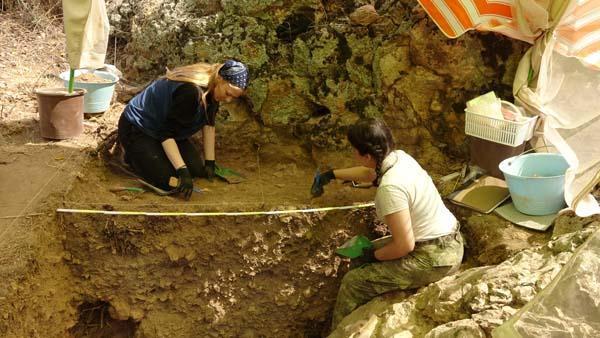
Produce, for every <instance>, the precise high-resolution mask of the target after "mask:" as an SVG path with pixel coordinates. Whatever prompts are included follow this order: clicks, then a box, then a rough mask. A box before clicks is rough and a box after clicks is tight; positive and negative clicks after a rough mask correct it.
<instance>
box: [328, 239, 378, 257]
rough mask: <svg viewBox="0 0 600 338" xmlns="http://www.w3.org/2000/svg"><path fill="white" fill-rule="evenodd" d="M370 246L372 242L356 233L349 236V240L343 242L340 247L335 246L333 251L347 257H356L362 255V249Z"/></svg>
mask: <svg viewBox="0 0 600 338" xmlns="http://www.w3.org/2000/svg"><path fill="white" fill-rule="evenodd" d="M372 247H373V243H371V241H370V240H369V239H368V238H367V237H365V236H363V235H358V236H354V237H352V238H350V240H348V241H347V242H346V243H344V244H343V245H342V246H341V247H339V248H337V249H336V250H335V253H337V254H338V255H340V256H344V257H348V258H356V257H360V256H362V254H363V249H368V248H372Z"/></svg>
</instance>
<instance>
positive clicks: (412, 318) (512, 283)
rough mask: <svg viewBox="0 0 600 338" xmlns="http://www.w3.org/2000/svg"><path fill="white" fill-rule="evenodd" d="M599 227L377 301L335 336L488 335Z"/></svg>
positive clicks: (351, 318)
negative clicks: (412, 292) (409, 293)
mask: <svg viewBox="0 0 600 338" xmlns="http://www.w3.org/2000/svg"><path fill="white" fill-rule="evenodd" d="M597 228H598V226H597V224H596V225H594V226H589V227H588V228H586V229H583V230H581V231H579V232H576V233H572V234H567V235H564V236H562V237H560V238H557V239H556V240H554V241H552V242H549V243H548V244H547V245H544V246H540V247H534V248H530V249H525V250H522V251H521V252H519V253H518V254H516V255H514V256H513V257H511V258H509V259H508V260H506V261H504V262H502V263H501V264H499V265H497V266H483V267H476V268H471V269H468V270H465V271H463V272H461V273H458V274H456V275H453V276H448V277H446V278H444V279H442V280H440V281H438V282H436V283H433V284H430V285H429V286H427V287H424V288H422V289H420V290H418V292H417V293H416V294H414V295H412V296H410V297H408V298H406V297H405V296H404V295H405V293H402V294H396V295H394V293H391V294H388V295H385V296H382V297H377V298H375V299H373V300H372V301H370V302H369V303H367V304H365V305H363V306H361V307H359V308H358V309H357V310H355V311H354V312H352V313H351V314H350V315H348V316H347V317H346V318H344V319H343V320H342V322H341V323H340V325H339V326H338V328H337V329H336V330H335V331H334V332H333V333H332V334H331V336H330V337H348V336H352V335H356V334H357V333H358V332H361V333H363V336H362V337H390V336H393V334H396V333H402V332H406V331H408V332H410V333H411V334H412V335H414V336H425V335H426V334H427V335H428V337H446V336H452V337H455V335H454V334H456V335H458V336H460V335H464V336H465V337H471V336H474V337H484V336H489V335H491V331H492V330H493V329H494V328H496V327H498V326H499V325H500V324H502V323H503V322H504V321H506V320H507V319H508V318H509V317H511V316H512V315H514V314H515V313H516V311H517V310H518V309H519V308H520V307H522V306H523V305H524V302H526V301H527V299H529V298H531V297H532V296H533V295H535V294H537V293H538V292H539V291H540V290H542V289H543V288H545V287H546V286H547V285H548V284H549V283H550V281H551V280H552V278H554V277H555V276H556V275H557V274H558V272H559V271H560V270H561V268H562V267H563V266H564V264H565V263H566V262H567V261H568V260H569V258H570V257H571V255H572V253H573V250H575V249H576V248H577V247H578V246H580V245H581V244H582V243H583V242H584V241H585V240H586V239H587V238H588V237H589V236H590V235H591V234H592V233H594V232H595V231H596V229H597ZM559 243H561V244H560V245H559ZM566 243H570V245H566ZM582 282H583V281H582ZM367 324H368V325H367Z"/></svg>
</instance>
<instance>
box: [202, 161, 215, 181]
mask: <svg viewBox="0 0 600 338" xmlns="http://www.w3.org/2000/svg"><path fill="white" fill-rule="evenodd" d="M204 170H205V171H206V179H208V181H209V182H212V181H213V179H214V178H215V160H205V161H204Z"/></svg>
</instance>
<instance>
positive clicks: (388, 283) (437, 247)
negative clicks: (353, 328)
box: [331, 232, 464, 330]
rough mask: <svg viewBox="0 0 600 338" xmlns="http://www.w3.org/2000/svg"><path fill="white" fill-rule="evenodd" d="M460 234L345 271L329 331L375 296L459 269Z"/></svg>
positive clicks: (438, 277)
mask: <svg viewBox="0 0 600 338" xmlns="http://www.w3.org/2000/svg"><path fill="white" fill-rule="evenodd" d="M463 249H464V247H463V238H462V235H461V234H460V232H456V233H453V234H450V235H446V236H442V237H439V238H436V239H432V240H429V241H425V242H417V243H416V244H415V249H414V250H413V251H412V252H411V253H410V254H408V255H407V256H404V257H402V258H399V259H395V260H391V261H383V262H376V263H370V264H365V265H362V266H360V267H358V268H356V269H353V270H350V271H348V273H346V275H345V276H344V278H343V279H342V285H341V286H340V290H339V291H338V295H337V300H336V303H335V309H334V311H333V319H332V325H331V330H335V328H336V327H337V325H338V324H339V323H340V322H341V320H342V319H344V317H346V316H347V315H348V314H350V313H351V312H352V311H354V309H356V308H357V307H359V306H360V305H362V304H365V303H367V302H368V301H369V300H371V299H372V298H374V297H375V296H378V295H381V294H383V293H386V292H389V291H394V290H406V289H415V288H419V287H421V286H425V285H428V284H430V283H433V282H436V281H438V280H440V279H442V278H443V277H445V276H447V275H449V274H452V273H454V272H456V271H457V270H458V268H459V267H460V263H461V261H462V257H463Z"/></svg>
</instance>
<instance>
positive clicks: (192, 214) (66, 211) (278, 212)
mask: <svg viewBox="0 0 600 338" xmlns="http://www.w3.org/2000/svg"><path fill="white" fill-rule="evenodd" d="M372 206H374V203H363V204H356V205H344V206H341V207H323V208H311V209H292V210H271V211H234V212H148V211H117V210H113V211H110V210H92V209H56V212H58V213H64V214H99V215H129V216H188V217H198V216H257V215H284V214H299V213H311V212H321V211H332V210H348V209H361V208H370V207H372Z"/></svg>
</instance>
